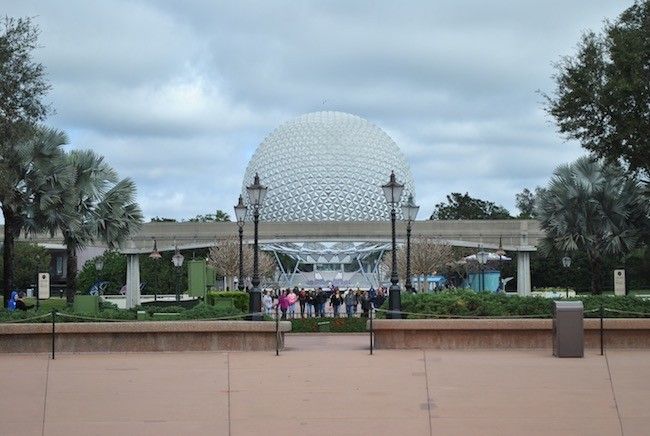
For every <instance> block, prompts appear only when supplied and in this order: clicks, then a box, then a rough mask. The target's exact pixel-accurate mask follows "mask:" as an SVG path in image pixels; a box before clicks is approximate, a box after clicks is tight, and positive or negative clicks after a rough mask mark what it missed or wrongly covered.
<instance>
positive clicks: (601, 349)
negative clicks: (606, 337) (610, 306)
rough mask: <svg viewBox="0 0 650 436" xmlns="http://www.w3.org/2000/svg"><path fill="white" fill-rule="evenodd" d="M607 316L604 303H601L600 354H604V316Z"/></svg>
mask: <svg viewBox="0 0 650 436" xmlns="http://www.w3.org/2000/svg"><path fill="white" fill-rule="evenodd" d="M604 316H605V310H604V309H603V303H602V302H601V303H600V355H601V356H602V355H603V350H604V344H603V317H604Z"/></svg>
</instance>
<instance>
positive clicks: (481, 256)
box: [476, 247, 489, 292]
mask: <svg viewBox="0 0 650 436" xmlns="http://www.w3.org/2000/svg"><path fill="white" fill-rule="evenodd" d="M479 250H480V251H479V252H478V253H476V260H478V263H479V268H480V272H481V275H480V276H479V292H482V291H484V290H485V276H484V275H483V268H484V266H485V264H486V263H487V261H488V256H489V254H488V253H487V252H486V251H483V249H482V247H479Z"/></svg>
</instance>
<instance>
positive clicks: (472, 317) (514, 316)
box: [375, 308, 552, 319]
mask: <svg viewBox="0 0 650 436" xmlns="http://www.w3.org/2000/svg"><path fill="white" fill-rule="evenodd" d="M375 310H376V311H378V312H384V313H396V314H400V315H409V316H419V317H428V318H440V319H517V318H550V317H551V316H552V315H550V314H538V315H443V314H437V313H416V312H403V311H400V310H386V309H380V308H376V309H375Z"/></svg>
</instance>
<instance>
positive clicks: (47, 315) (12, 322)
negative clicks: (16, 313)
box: [2, 312, 51, 324]
mask: <svg viewBox="0 0 650 436" xmlns="http://www.w3.org/2000/svg"><path fill="white" fill-rule="evenodd" d="M50 316H51V314H50V313H49V312H48V313H45V314H43V315H38V316H32V317H31V318H23V319H12V320H9V321H2V324H19V323H21V322H29V321H34V320H37V319H45V318H49V317H50Z"/></svg>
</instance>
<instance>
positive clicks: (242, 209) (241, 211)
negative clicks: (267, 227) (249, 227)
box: [235, 195, 248, 227]
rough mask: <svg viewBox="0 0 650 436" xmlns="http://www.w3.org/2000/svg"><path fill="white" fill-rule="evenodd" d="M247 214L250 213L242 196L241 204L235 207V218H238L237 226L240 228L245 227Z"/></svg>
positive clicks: (240, 198) (240, 197)
mask: <svg viewBox="0 0 650 436" xmlns="http://www.w3.org/2000/svg"><path fill="white" fill-rule="evenodd" d="M246 212H248V208H247V207H246V205H245V204H244V199H243V198H242V196H241V195H240V196H239V203H237V204H236V205H235V218H237V224H238V225H239V226H240V227H241V226H243V225H244V220H245V219H246Z"/></svg>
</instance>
